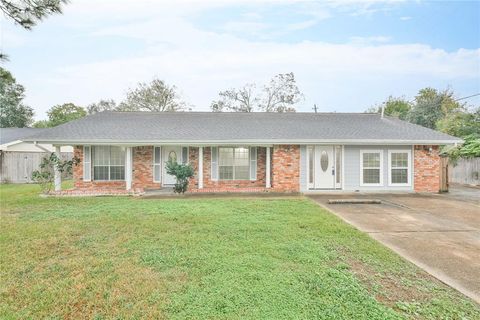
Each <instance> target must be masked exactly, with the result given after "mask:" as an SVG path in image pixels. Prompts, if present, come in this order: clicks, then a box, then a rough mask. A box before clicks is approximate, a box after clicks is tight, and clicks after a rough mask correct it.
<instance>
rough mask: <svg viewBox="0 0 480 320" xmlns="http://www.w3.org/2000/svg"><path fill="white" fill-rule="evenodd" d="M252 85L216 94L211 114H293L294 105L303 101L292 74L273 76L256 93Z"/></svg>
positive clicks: (211, 106) (254, 86)
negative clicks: (224, 112) (216, 98)
mask: <svg viewBox="0 0 480 320" xmlns="http://www.w3.org/2000/svg"><path fill="white" fill-rule="evenodd" d="M256 88H257V86H256V85H255V84H254V83H248V84H246V85H244V86H243V87H241V88H239V89H234V88H231V89H228V90H224V91H220V92H219V93H218V95H219V99H218V100H214V101H212V103H211V105H210V109H211V110H212V111H213V112H222V111H233V112H254V111H264V112H294V111H295V104H297V103H298V102H300V101H301V100H302V99H303V95H302V93H301V92H300V90H299V88H298V86H297V83H296V81H295V75H294V74H293V72H290V73H284V74H278V75H276V76H274V77H273V78H272V79H271V80H270V82H269V83H268V84H267V85H264V86H263V87H262V90H260V91H257V89H256Z"/></svg>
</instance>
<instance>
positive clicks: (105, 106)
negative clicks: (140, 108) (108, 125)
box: [87, 99, 117, 114]
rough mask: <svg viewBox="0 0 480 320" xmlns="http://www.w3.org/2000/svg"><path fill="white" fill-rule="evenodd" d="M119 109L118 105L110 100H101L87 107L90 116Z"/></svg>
mask: <svg viewBox="0 0 480 320" xmlns="http://www.w3.org/2000/svg"><path fill="white" fill-rule="evenodd" d="M116 109H117V103H116V102H115V101H114V100H112V99H110V100H103V99H102V100H100V101H98V102H97V103H92V104H90V105H89V106H88V107H87V112H88V114H94V113H97V112H102V111H114V110H116Z"/></svg>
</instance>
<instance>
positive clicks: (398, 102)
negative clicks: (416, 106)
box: [367, 96, 412, 120]
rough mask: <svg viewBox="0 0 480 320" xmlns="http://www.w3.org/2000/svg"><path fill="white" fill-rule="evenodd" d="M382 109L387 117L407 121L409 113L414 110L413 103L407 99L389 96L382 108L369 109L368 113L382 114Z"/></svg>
mask: <svg viewBox="0 0 480 320" xmlns="http://www.w3.org/2000/svg"><path fill="white" fill-rule="evenodd" d="M382 107H383V108H384V113H385V115H387V116H392V117H397V118H399V119H401V120H405V119H406V118H407V115H408V112H409V111H410V110H411V109H412V103H411V102H409V101H407V100H406V99H405V98H396V97H393V96H389V97H388V99H387V101H385V102H383V103H382V104H381V105H380V106H375V107H372V108H369V109H368V110H367V112H374V113H381V112H382Z"/></svg>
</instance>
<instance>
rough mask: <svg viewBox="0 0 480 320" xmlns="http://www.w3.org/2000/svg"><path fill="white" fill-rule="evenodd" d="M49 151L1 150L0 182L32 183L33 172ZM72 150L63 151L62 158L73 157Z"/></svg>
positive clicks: (69, 158)
mask: <svg viewBox="0 0 480 320" xmlns="http://www.w3.org/2000/svg"><path fill="white" fill-rule="evenodd" d="M45 156H49V153H48V152H9V151H6V152H5V151H2V152H0V182H1V183H30V182H33V181H32V173H33V171H35V170H38V169H39V166H40V162H41V161H42V158H43V157H45ZM72 156H73V155H72V153H71V152H65V153H62V159H64V160H65V159H68V160H71V159H72Z"/></svg>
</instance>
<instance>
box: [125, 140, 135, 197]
mask: <svg viewBox="0 0 480 320" xmlns="http://www.w3.org/2000/svg"><path fill="white" fill-rule="evenodd" d="M132 176H133V175H132V147H127V148H126V150H125V189H127V190H131V189H132Z"/></svg>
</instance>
